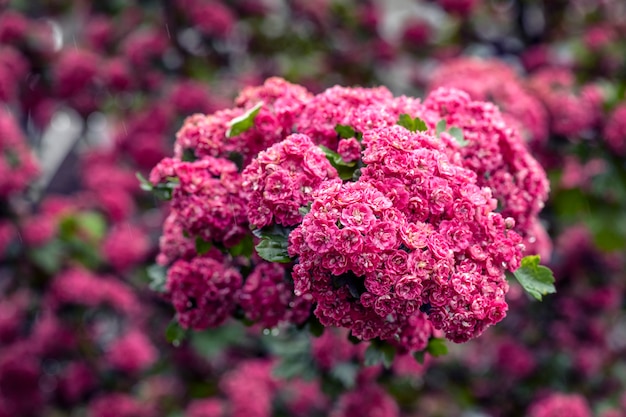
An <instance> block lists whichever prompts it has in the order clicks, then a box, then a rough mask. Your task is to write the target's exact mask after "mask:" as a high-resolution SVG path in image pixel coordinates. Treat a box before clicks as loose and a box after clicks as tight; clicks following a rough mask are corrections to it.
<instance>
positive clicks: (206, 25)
mask: <svg viewBox="0 0 626 417" xmlns="http://www.w3.org/2000/svg"><path fill="white" fill-rule="evenodd" d="M188 3H190V6H191V8H190V10H187V13H188V14H189V18H190V20H191V22H192V24H193V25H194V27H195V28H196V29H198V30H199V31H200V32H201V33H202V34H203V35H205V36H211V37H216V38H225V37H227V36H228V35H229V33H230V32H231V31H232V29H233V27H234V26H235V16H234V14H233V12H232V11H231V10H230V9H229V8H228V7H227V6H226V4H224V3H223V2H221V1H208V2H207V1H191V2H188Z"/></svg>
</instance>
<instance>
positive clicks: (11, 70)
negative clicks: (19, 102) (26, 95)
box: [0, 45, 30, 103]
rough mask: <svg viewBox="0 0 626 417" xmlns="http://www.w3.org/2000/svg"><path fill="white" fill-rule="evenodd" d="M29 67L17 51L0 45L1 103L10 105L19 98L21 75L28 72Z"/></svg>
mask: <svg viewBox="0 0 626 417" xmlns="http://www.w3.org/2000/svg"><path fill="white" fill-rule="evenodd" d="M29 66H30V65H29V62H28V61H27V60H26V59H25V58H24V56H23V55H22V53H20V52H19V51H18V50H17V49H15V48H12V47H10V46H2V45H0V100H1V101H3V102H7V103H10V102H13V101H14V100H16V99H18V98H19V91H20V88H19V87H20V84H21V81H22V79H23V74H24V73H27V72H28V71H29V69H30V68H29Z"/></svg>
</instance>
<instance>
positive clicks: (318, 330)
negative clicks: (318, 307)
mask: <svg viewBox="0 0 626 417" xmlns="http://www.w3.org/2000/svg"><path fill="white" fill-rule="evenodd" d="M307 324H308V328H309V332H310V333H311V334H312V335H313V336H315V337H320V336H321V335H323V334H324V330H325V329H326V328H325V327H324V325H323V324H322V323H320V321H319V319H318V318H317V317H316V316H315V315H314V314H311V317H309V320H308V322H307Z"/></svg>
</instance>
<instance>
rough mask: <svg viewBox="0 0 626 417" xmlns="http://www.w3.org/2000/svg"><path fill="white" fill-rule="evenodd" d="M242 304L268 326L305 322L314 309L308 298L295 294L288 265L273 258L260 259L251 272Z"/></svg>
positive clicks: (246, 310)
mask: <svg viewBox="0 0 626 417" xmlns="http://www.w3.org/2000/svg"><path fill="white" fill-rule="evenodd" d="M239 304H240V305H241V308H243V311H244V312H245V314H246V317H247V318H248V319H249V320H251V321H253V322H255V323H259V324H260V325H261V326H264V327H274V326H276V325H278V324H280V323H294V324H301V323H302V322H303V321H305V320H306V319H308V317H309V314H310V312H311V303H310V302H309V301H308V300H306V299H304V298H302V297H295V296H294V293H293V283H292V282H291V280H290V279H289V278H288V271H286V270H285V267H284V266H282V265H280V264H276V263H269V262H261V263H259V264H258V265H257V266H256V268H254V271H252V273H251V274H250V275H248V277H247V278H246V283H245V284H244V286H243V288H242V289H241V293H240V295H239Z"/></svg>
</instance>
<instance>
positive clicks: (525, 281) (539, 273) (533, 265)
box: [513, 255, 556, 301]
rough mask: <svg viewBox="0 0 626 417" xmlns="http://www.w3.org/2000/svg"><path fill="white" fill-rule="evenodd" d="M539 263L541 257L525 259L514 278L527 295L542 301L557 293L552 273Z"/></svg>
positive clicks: (514, 273)
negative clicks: (543, 298)
mask: <svg viewBox="0 0 626 417" xmlns="http://www.w3.org/2000/svg"><path fill="white" fill-rule="evenodd" d="M539 261H540V257H539V255H532V256H526V257H524V259H522V265H521V266H520V267H519V268H518V269H517V270H516V271H515V272H513V276H514V277H515V278H516V279H517V281H518V282H519V283H520V285H521V286H522V288H524V290H525V291H526V292H527V293H529V294H530V295H532V296H533V297H534V298H535V299H537V300H539V301H541V299H542V297H543V296H544V295H547V294H553V293H555V292H556V288H555V287H554V275H553V274H552V271H551V270H550V269H549V268H547V267H545V266H542V265H539Z"/></svg>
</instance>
